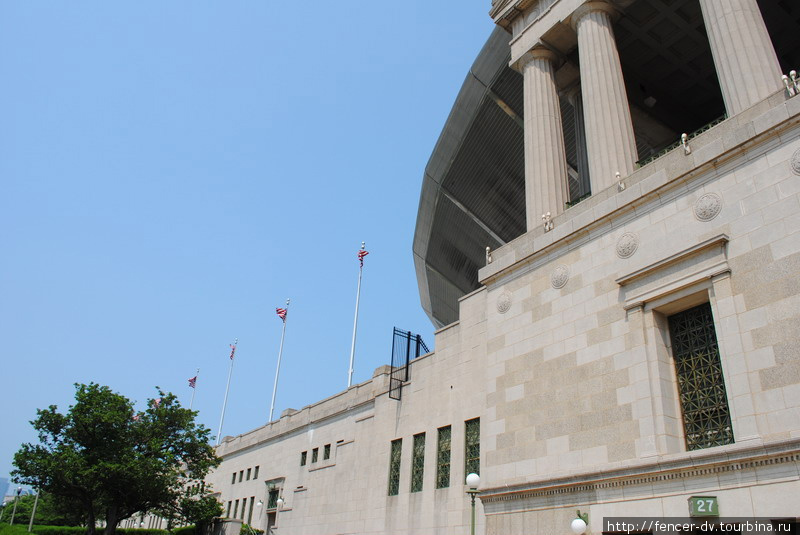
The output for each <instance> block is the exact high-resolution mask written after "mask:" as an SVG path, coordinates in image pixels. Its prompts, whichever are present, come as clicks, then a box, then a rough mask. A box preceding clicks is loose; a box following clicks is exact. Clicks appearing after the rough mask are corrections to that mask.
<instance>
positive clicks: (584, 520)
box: [569, 509, 589, 535]
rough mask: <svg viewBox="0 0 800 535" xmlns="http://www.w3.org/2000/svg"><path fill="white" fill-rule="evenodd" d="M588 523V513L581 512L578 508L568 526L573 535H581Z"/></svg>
mask: <svg viewBox="0 0 800 535" xmlns="http://www.w3.org/2000/svg"><path fill="white" fill-rule="evenodd" d="M588 525H589V513H583V514H581V510H580V509H578V516H577V517H575V519H574V520H573V521H572V522H571V523H570V525H569V527H570V528H571V529H572V532H573V533H574V534H575V535H583V534H584V533H586V528H587V526H588Z"/></svg>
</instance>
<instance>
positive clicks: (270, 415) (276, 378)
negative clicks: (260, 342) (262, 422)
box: [269, 299, 289, 422]
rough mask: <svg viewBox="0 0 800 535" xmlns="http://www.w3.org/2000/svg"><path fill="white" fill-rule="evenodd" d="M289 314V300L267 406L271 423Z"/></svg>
mask: <svg viewBox="0 0 800 535" xmlns="http://www.w3.org/2000/svg"><path fill="white" fill-rule="evenodd" d="M288 312H289V299H287V300H286V312H285V313H284V317H283V328H282V329H281V346H280V349H278V367H277V368H276V369H275V386H273V387H272V403H271V404H270V406H269V421H270V422H271V421H272V414H273V412H274V411H275V394H277V392H278V375H280V373H281V357H282V356H283V338H284V336H286V321H287V320H286V318H287V316H288Z"/></svg>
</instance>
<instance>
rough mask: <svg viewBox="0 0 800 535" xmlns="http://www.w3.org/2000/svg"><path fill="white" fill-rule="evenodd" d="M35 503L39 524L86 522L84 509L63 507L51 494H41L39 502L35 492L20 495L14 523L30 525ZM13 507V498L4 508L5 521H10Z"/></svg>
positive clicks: (79, 523) (57, 524)
mask: <svg viewBox="0 0 800 535" xmlns="http://www.w3.org/2000/svg"><path fill="white" fill-rule="evenodd" d="M34 503H35V504H36V515H35V516H34V522H35V523H36V524H37V525H48V526H82V525H84V524H85V520H84V516H85V515H84V513H83V511H81V510H80V509H74V508H70V507H67V508H64V507H61V502H60V501H59V500H57V499H53V497H52V496H50V495H49V494H40V496H39V501H38V503H37V502H36V496H34V495H33V494H26V495H25V496H20V497H19V500H18V501H17V510H16V512H15V513H14V524H24V525H25V526H27V525H28V522H30V520H31V514H32V513H33V506H34ZM13 508H14V501H13V500H12V501H10V502H8V504H6V506H5V508H4V509H6V510H5V512H4V513H3V521H4V522H8V521H9V520H10V519H11V511H12V509H13Z"/></svg>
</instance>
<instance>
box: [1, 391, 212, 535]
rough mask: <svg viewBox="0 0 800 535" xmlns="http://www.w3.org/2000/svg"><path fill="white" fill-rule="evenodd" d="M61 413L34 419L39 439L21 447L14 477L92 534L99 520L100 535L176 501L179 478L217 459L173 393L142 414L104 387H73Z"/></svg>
mask: <svg viewBox="0 0 800 535" xmlns="http://www.w3.org/2000/svg"><path fill="white" fill-rule="evenodd" d="M75 389H76V392H75V404H74V405H71V406H70V408H69V411H67V413H66V414H61V413H59V412H58V410H57V407H56V406H55V405H51V406H50V407H49V408H47V409H44V410H38V411H37V415H38V416H37V418H36V419H35V420H34V421H32V422H31V424H32V425H33V427H34V428H35V429H36V430H37V432H38V434H39V444H23V445H22V447H21V449H20V450H19V451H18V452H17V453H16V454H15V455H14V466H15V467H16V468H15V470H14V471H12V476H13V477H14V478H15V480H17V481H19V482H20V483H25V484H28V485H31V486H34V487H37V488H40V489H42V490H43V491H44V492H47V493H49V494H50V495H52V496H53V498H54V499H56V500H58V501H59V502H60V504H61V506H62V507H76V508H79V509H80V510H81V511H83V512H84V514H85V519H86V523H87V526H88V530H89V535H93V534H94V531H95V530H94V526H95V523H96V520H97V519H98V518H104V519H105V521H106V528H105V534H106V535H113V533H114V532H115V530H116V526H117V523H118V522H120V521H121V520H124V519H125V518H128V517H130V516H132V515H133V514H134V513H137V512H144V511H149V510H156V509H159V508H161V507H162V506H163V504H165V503H175V502H177V500H178V499H179V496H180V492H181V485H182V481H184V480H185V479H186V478H190V479H202V478H203V477H205V475H206V474H207V473H208V471H209V470H210V469H211V468H213V467H214V466H217V465H218V464H219V459H218V458H217V457H216V456H215V455H214V450H213V448H212V447H211V445H209V443H208V440H209V437H210V431H209V430H208V429H207V428H206V427H204V426H202V425H198V424H197V423H195V421H194V420H195V416H196V415H197V413H196V412H193V411H190V410H188V409H184V408H182V407H181V406H180V403H179V402H178V400H177V398H176V397H175V396H174V395H173V394H167V393H164V392H162V391H161V390H160V389H157V391H158V397H157V398H155V399H151V400H148V403H147V409H146V410H145V411H140V412H135V411H134V409H133V404H132V403H131V401H130V400H129V399H128V398H126V397H125V396H122V395H121V394H118V393H116V392H113V391H112V390H111V389H110V388H108V387H106V386H101V385H98V384H95V383H90V384H88V385H84V384H76V385H75Z"/></svg>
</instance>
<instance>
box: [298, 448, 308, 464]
mask: <svg viewBox="0 0 800 535" xmlns="http://www.w3.org/2000/svg"><path fill="white" fill-rule="evenodd" d="M307 459H308V452H307V451H304V452H303V453H301V454H300V466H305V465H306V460H307Z"/></svg>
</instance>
